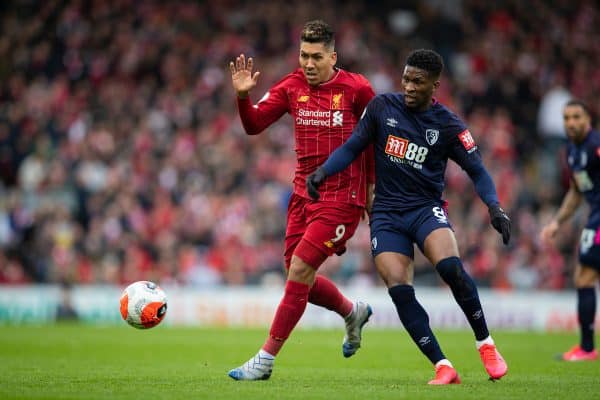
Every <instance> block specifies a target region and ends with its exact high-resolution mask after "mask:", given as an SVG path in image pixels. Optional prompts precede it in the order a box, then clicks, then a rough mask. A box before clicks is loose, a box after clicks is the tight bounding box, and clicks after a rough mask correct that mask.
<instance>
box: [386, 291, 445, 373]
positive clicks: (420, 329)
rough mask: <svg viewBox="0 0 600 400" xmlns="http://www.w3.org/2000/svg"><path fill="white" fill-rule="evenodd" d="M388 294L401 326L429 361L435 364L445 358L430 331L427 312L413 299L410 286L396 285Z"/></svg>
mask: <svg viewBox="0 0 600 400" xmlns="http://www.w3.org/2000/svg"><path fill="white" fill-rule="evenodd" d="M388 293H389V294H390V297H391V298H392V301H393V302H394V304H395V305H396V310H397V312H398V316H399V317H400V321H402V325H404V328H405V329H406V330H407V331H408V334H409V335H410V337H411V338H412V340H413V341H414V342H415V343H416V344H417V346H418V347H419V349H420V350H421V351H422V352H423V354H425V356H427V358H428V359H429V361H431V363H432V364H436V363H437V362H438V361H440V360H443V359H444V358H446V357H445V356H444V354H443V353H442V350H441V349H440V345H439V344H438V341H437V339H436V338H435V336H434V334H433V332H432V331H431V327H430V326H429V316H428V315H427V312H426V311H425V309H424V308H423V307H422V306H421V304H419V302H418V301H417V298H416V297H415V289H414V288H413V287H412V286H410V285H397V286H394V287H391V288H389V289H388Z"/></svg>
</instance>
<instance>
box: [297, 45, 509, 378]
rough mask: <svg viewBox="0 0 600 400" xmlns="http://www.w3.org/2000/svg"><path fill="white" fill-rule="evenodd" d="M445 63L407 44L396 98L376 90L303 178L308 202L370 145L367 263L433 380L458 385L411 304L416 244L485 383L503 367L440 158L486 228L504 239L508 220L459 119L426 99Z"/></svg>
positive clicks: (424, 319)
mask: <svg viewBox="0 0 600 400" xmlns="http://www.w3.org/2000/svg"><path fill="white" fill-rule="evenodd" d="M443 66H444V64H443V61H442V58H441V57H440V55H439V54H437V53H436V52H434V51H432V50H423V49H422V50H415V51H413V52H412V53H411V54H410V55H409V56H408V58H407V59H406V65H405V67H404V72H403V75H402V86H403V91H404V93H403V94H400V93H387V94H382V95H378V96H376V97H375V98H374V99H373V100H372V101H371V102H370V103H369V105H368V106H367V109H366V111H365V114H364V115H363V116H362V118H361V120H360V122H359V123H358V125H357V127H356V128H355V129H354V132H353V134H352V136H351V137H350V139H348V141H347V142H346V143H345V144H344V145H342V146H341V147H340V148H339V149H337V150H336V151H335V152H334V153H333V154H332V155H331V156H330V157H329V159H328V160H327V162H326V163H325V164H324V165H323V166H321V167H319V168H318V169H317V171H315V173H313V174H311V175H310V176H309V177H308V178H307V188H308V191H309V194H310V195H311V196H312V197H313V198H319V196H320V194H319V192H318V188H319V187H320V186H322V185H327V184H328V183H329V182H330V181H336V180H337V179H338V176H337V174H338V173H339V172H340V171H343V170H344V169H345V168H346V167H347V166H348V165H350V164H351V163H352V162H353V160H354V159H355V158H356V157H357V156H358V155H359V154H361V152H362V151H363V149H365V148H367V146H369V144H371V143H373V144H374V158H375V175H376V183H375V200H374V202H373V209H372V214H371V218H370V222H371V245H372V252H373V257H374V259H375V266H376V267H377V270H378V272H379V274H380V275H381V277H382V278H383V280H384V282H385V283H386V285H387V287H388V293H389V295H390V297H391V298H392V301H393V302H394V304H395V305H396V310H397V312H398V316H399V317H400V320H401V321H402V324H403V325H404V327H405V328H406V330H407V331H408V333H409V334H410V336H411V338H412V339H413V341H414V342H415V344H416V345H417V346H418V347H419V349H420V350H421V351H422V352H423V354H424V355H425V356H426V357H427V358H428V359H429V360H430V361H431V363H432V364H433V365H434V366H435V378H434V379H433V380H431V381H430V382H429V384H432V385H445V384H450V383H460V378H459V376H458V373H457V372H456V370H455V369H454V367H453V366H452V363H451V362H450V361H449V360H448V359H447V358H446V356H445V355H444V353H443V352H442V350H441V348H440V346H439V344H438V341H437V339H436V337H435V335H434V334H433V332H432V330H431V327H430V326H429V317H428V315H427V312H426V311H425V309H424V308H423V307H422V306H421V304H420V303H419V302H418V301H417V298H416V296H415V290H414V288H413V285H412V278H413V259H414V249H413V246H414V243H416V244H417V245H418V246H419V248H420V249H421V251H422V252H423V254H424V255H425V257H427V259H428V260H429V261H430V262H431V263H432V264H433V265H434V266H435V269H436V270H437V272H438V273H439V274H440V276H441V277H442V279H443V280H444V282H446V283H447V284H448V286H450V289H451V290H452V294H453V295H454V299H455V300H456V302H457V303H458V305H459V306H460V308H461V309H462V311H463V312H464V314H465V317H466V318H467V320H468V321H469V324H470V325H471V328H472V329H473V333H474V334H475V339H476V347H477V349H478V350H479V354H480V357H481V360H482V361H483V365H484V367H485V369H486V371H487V373H488V375H489V376H490V379H500V378H501V377H502V376H504V375H505V374H506V372H507V371H508V367H507V365H506V362H505V361H504V359H503V358H502V356H501V355H500V353H499V352H498V350H497V349H496V345H495V343H494V340H493V339H492V337H491V336H490V333H489V331H488V327H487V323H486V321H485V316H484V313H483V309H482V307H481V303H480V301H479V294H478V292H477V287H476V286H475V282H473V279H471V277H470V276H469V274H468V273H467V272H466V271H465V270H464V268H463V265H462V262H461V260H460V258H459V252H458V245H457V243H456V237H455V235H454V231H453V230H452V227H451V225H450V222H449V221H448V216H447V213H446V210H445V202H444V200H442V193H443V191H444V186H445V183H444V175H445V171H446V165H447V162H448V159H452V160H454V161H455V162H456V163H458V165H460V166H461V167H462V168H463V169H464V170H465V171H466V172H467V174H468V175H469V177H470V178H471V180H472V181H473V183H474V185H475V189H476V190H477V193H478V194H479V197H480V198H481V199H482V200H483V201H484V203H485V204H486V205H487V206H488V209H489V214H490V218H491V222H492V225H493V227H494V228H495V229H496V230H497V231H498V232H500V233H501V234H502V240H503V242H504V244H508V241H509V239H510V219H509V218H508V216H507V215H506V214H505V213H504V211H503V210H502V208H500V204H499V201H498V196H497V193H496V187H495V185H494V182H493V181H492V178H491V177H490V175H489V173H488V172H487V170H486V169H485V167H484V165H483V162H482V160H481V156H480V154H479V150H478V149H477V145H476V144H475V141H474V140H473V137H472V136H471V133H470V132H469V130H468V129H467V127H466V126H465V124H464V123H463V122H462V121H461V120H460V119H459V118H458V117H457V116H456V115H455V114H454V113H452V112H451V111H450V110H448V109H447V108H446V107H445V106H443V105H442V104H440V103H439V102H437V101H436V100H435V99H434V98H433V97H432V96H433V93H434V92H435V90H436V89H437V88H438V87H439V85H440V81H439V78H440V74H441V72H442V70H443Z"/></svg>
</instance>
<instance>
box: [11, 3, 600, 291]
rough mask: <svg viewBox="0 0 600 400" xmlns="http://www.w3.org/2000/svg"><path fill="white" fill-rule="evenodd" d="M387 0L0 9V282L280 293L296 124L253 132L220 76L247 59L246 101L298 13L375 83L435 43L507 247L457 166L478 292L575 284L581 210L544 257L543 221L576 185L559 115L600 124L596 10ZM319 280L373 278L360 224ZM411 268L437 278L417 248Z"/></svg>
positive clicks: (285, 46) (456, 213) (265, 76)
mask: <svg viewBox="0 0 600 400" xmlns="http://www.w3.org/2000/svg"><path fill="white" fill-rule="evenodd" d="M397 3H398V2H393V1H379V2H368V1H358V0H350V1H313V0H301V1H300V0H289V1H286V2H279V1H276V0H265V1H260V2H258V1H257V2H254V1H242V0H223V1H214V2H204V1H168V2H161V1H136V0H90V1H83V0H82V1H27V0H21V1H11V2H2V3H1V4H0V283H11V284H18V283H30V282H32V283H47V282H49V283H56V282H70V283H83V284H90V283H94V284H104V283H106V284H119V285H123V284H125V283H128V282H131V281H134V280H139V279H150V280H155V281H158V282H161V283H169V284H181V285H194V286H199V287H201V286H206V285H219V284H224V285H245V284H262V285H274V284H279V283H281V282H282V277H283V257H282V253H283V235H284V232H285V215H286V207H287V201H288V198H289V195H290V192H291V181H292V177H293V173H294V167H295V154H294V151H293V142H294V141H293V131H292V123H291V119H290V118H289V117H287V116H286V117H284V118H282V119H281V120H280V121H279V122H278V123H276V124H275V125H273V126H272V127H271V128H269V129H268V130H267V131H266V132H264V133H263V134H262V135H258V136H253V137H249V136H247V135H245V133H244V131H243V129H242V127H241V123H240V120H239V116H238V114H237V109H236V106H235V100H234V92H233V89H232V88H231V82H230V77H229V71H228V67H227V66H228V62H229V61H230V60H231V59H233V58H234V57H235V56H236V55H239V54H240V53H245V54H247V55H250V56H252V57H254V58H255V65H256V69H258V70H260V71H261V76H260V78H259V86H258V87H257V88H256V89H255V91H254V92H253V93H252V94H251V97H252V99H253V100H254V101H257V100H258V99H259V98H260V97H262V95H263V93H264V92H265V91H266V90H267V89H268V87H269V86H271V85H272V84H274V83H275V82H276V81H278V80H279V79H280V78H281V77H282V76H283V75H284V74H286V73H288V72H290V71H292V70H293V69H295V68H296V66H297V62H298V36H299V32H300V30H301V28H302V25H303V24H304V23H305V22H306V21H308V20H310V19H315V18H321V19H324V20H326V21H328V22H329V23H331V24H332V25H333V26H334V28H335V29H336V31H337V43H336V49H337V51H338V60H339V62H338V65H339V66H340V67H342V68H345V69H348V70H351V71H354V72H360V73H362V74H364V75H365V76H366V77H367V78H368V79H369V80H370V81H371V83H372V85H373V87H374V88H375V90H376V91H377V92H387V91H394V90H396V89H397V88H399V87H400V85H399V82H400V77H401V72H402V67H403V65H404V59H405V57H406V55H407V54H408V52H409V51H410V50H412V49H414V48H421V47H427V48H433V49H435V50H437V51H438V52H440V54H442V55H443V57H444V60H445V63H446V71H445V73H444V75H443V77H442V86H441V88H440V90H439V91H438V93H437V96H438V99H439V100H440V101H441V102H443V103H445V104H446V105H448V106H449V107H450V108H451V109H453V110H455V111H456V112H457V113H458V114H459V115H460V116H461V117H463V118H464V119H465V120H466V122H467V123H468V126H469V128H470V131H471V132H472V134H473V135H474V138H475V140H476V142H477V144H478V145H479V148H480V150H481V152H482V154H483V157H484V159H485V163H486V165H487V167H488V168H489V170H490V172H491V174H492V176H493V178H494V180H495V182H496V184H497V188H498V191H499V196H500V199H501V203H502V205H503V207H504V208H505V209H506V210H507V211H508V214H509V215H510V216H511V217H512V220H513V226H514V230H513V237H512V240H511V243H510V245H509V246H508V247H504V246H503V245H502V243H501V239H500V237H499V235H498V234H497V233H496V232H495V231H494V230H493V229H492V228H491V227H490V225H489V217H488V215H487V209H486V208H485V206H484V205H483V204H482V203H481V201H480V200H479V199H478V197H477V196H476V194H475V192H474V190H473V187H472V184H471V182H470V180H469V179H468V177H467V175H466V174H465V173H464V172H463V171H461V170H460V168H459V167H457V166H456V165H455V164H453V163H450V166H449V169H448V174H447V181H448V186H447V190H446V193H445V195H446V198H447V200H448V201H449V210H450V219H451V222H452V224H453V227H454V229H455V231H456V233H457V238H458V240H459V245H460V251H461V254H462V256H463V258H464V263H465V266H466V268H467V269H468V270H469V271H470V272H471V273H472V274H473V276H474V278H475V279H476V280H477V281H478V283H479V284H480V285H483V286H487V287H493V288H499V289H528V288H541V289H552V290H554V289H562V288H565V287H570V286H571V285H572V283H571V281H570V276H571V273H572V269H573V265H574V262H575V260H576V258H575V253H574V252H575V250H576V243H577V240H578V235H579V229H580V228H581V227H582V223H583V221H584V219H585V216H586V214H585V212H586V210H585V209H583V210H582V211H581V212H580V213H578V214H577V216H576V218H575V219H574V220H573V221H572V222H570V223H569V224H567V225H565V226H564V228H563V229H562V230H561V232H560V237H559V238H558V240H557V243H556V246H555V247H551V248H545V247H542V246H541V243H540V241H539V240H538V233H539V230H540V228H541V226H542V225H543V224H545V223H546V222H548V220H549V218H550V217H551V216H552V215H553V213H554V212H555V211H556V209H557V206H558V205H559V204H560V200H561V198H562V195H563V194H564V193H565V191H566V188H567V187H568V175H567V174H566V169H565V165H566V164H565V161H564V155H563V154H564V153H563V144H564V131H563V127H562V116H561V109H562V106H563V105H564V103H565V102H566V101H567V100H568V99H569V98H570V97H578V98H581V99H583V100H584V101H586V102H588V104H589V106H590V108H591V109H592V112H593V114H594V117H596V120H597V117H598V116H600V100H599V99H600V98H599V97H598V96H597V93H600V42H599V41H598V38H599V37H600V27H599V24H598V23H597V21H599V20H600V10H599V7H598V5H597V3H596V2H594V1H593V0H589V1H587V0H554V1H550V0H532V1H528V2H522V1H519V0H502V1H495V2H487V1H478V0H420V1H404V2H402V6H399V5H397ZM596 126H598V125H596ZM322 271H323V273H326V274H328V275H330V276H331V277H333V278H334V279H336V281H338V282H340V283H343V284H346V285H349V286H372V285H380V284H381V282H380V280H379V279H378V278H377V276H376V273H375V270H374V267H373V264H372V261H371V258H370V251H369V234H368V225H367V223H366V222H364V223H362V224H361V226H360V228H359V230H358V232H357V234H356V235H355V237H354V238H353V239H352V240H351V242H350V244H349V248H348V251H347V253H346V254H345V255H343V256H342V257H333V258H331V259H330V260H328V261H327V263H326V264H325V265H324V266H323V268H322ZM415 279H416V281H417V283H419V282H420V283H423V284H431V285H439V284H440V282H441V281H440V280H439V279H438V278H437V277H436V275H435V273H434V269H433V268H432V267H431V265H429V264H428V262H427V261H426V260H425V259H424V258H423V257H422V256H418V257H417V259H416V260H415Z"/></svg>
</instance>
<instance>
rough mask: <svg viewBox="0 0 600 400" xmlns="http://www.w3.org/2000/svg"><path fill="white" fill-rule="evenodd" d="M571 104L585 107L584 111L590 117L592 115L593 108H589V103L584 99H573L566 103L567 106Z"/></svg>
mask: <svg viewBox="0 0 600 400" xmlns="http://www.w3.org/2000/svg"><path fill="white" fill-rule="evenodd" d="M569 106H579V107H581V108H583V111H584V112H585V113H586V114H587V115H588V117H591V116H592V113H591V110H590V109H589V108H588V106H587V104H585V103H584V102H583V100H580V99H571V100H569V101H567V104H565V107H569Z"/></svg>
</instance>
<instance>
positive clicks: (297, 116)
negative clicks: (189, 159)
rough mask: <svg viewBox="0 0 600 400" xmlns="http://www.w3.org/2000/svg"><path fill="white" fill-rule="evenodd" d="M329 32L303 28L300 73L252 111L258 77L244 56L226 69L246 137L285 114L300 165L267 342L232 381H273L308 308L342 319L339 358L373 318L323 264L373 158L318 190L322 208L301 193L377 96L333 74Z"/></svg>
mask: <svg viewBox="0 0 600 400" xmlns="http://www.w3.org/2000/svg"><path fill="white" fill-rule="evenodd" d="M334 47H335V39H334V32H333V30H332V29H331V27H330V26H329V25H328V24H327V23H325V22H323V21H320V20H317V21H310V22H308V23H306V24H305V26H304V28H303V30H302V33H301V37H300V54H299V64H300V68H298V69H296V70H295V71H293V72H292V73H290V74H288V75H286V76H285V77H283V78H282V79H281V80H280V81H279V82H278V83H276V84H275V85H274V86H273V87H271V88H270V89H269V91H268V92H267V93H266V94H265V95H264V96H263V98H262V99H261V100H260V101H258V103H256V104H252V102H251V101H250V98H249V91H250V90H251V89H253V88H254V87H255V86H256V83H257V78H258V75H259V72H258V71H257V72H254V73H253V71H252V68H253V60H252V58H249V59H248V61H247V62H246V58H245V56H244V55H243V54H241V55H240V56H239V57H237V58H236V60H235V62H233V61H232V62H231V63H230V65H229V68H230V71H231V79H232V84H233V87H234V89H235V91H236V92H237V105H238V109H239V112H240V118H241V120H242V124H243V126H244V129H245V130H246V133H247V134H249V135H256V134H259V133H260V132H262V131H263V130H264V129H265V128H266V127H268V126H269V125H271V124H272V123H273V122H275V121H277V120H278V119H279V118H281V116H283V115H284V114H286V113H289V114H290V115H292V117H293V120H294V135H295V149H294V150H295V151H296V157H297V165H296V173H295V177H294V193H293V194H292V197H291V199H290V202H289V205H288V214H287V227H286V234H285V253H284V258H285V267H286V268H287V271H288V274H287V281H286V285H285V290H284V294H283V298H282V299H281V302H280V303H279V306H278V307H277V311H276V312H275V316H274V318H273V322H272V324H271V329H270V331H269V335H268V337H267V339H266V340H265V343H264V344H263V346H262V347H261V348H260V350H259V351H258V353H257V354H256V355H255V356H254V357H252V358H250V360H248V361H247V362H246V363H244V364H243V365H241V366H240V367H238V368H234V369H232V370H231V371H229V376H230V377H231V378H233V379H236V380H262V379H268V378H269V377H270V376H271V372H272V369H273V364H274V360H275V356H276V355H277V354H278V353H279V351H280V350H281V348H282V346H283V344H284V343H285V341H286V339H287V338H288V337H289V335H290V334H291V332H292V330H293V329H294V327H295V326H296V324H297V323H298V321H299V320H300V318H301V317H302V315H303V313H304V310H305V309H306V304H307V302H310V303H312V304H315V305H318V306H321V307H324V308H326V309H328V310H331V311H334V312H336V313H337V314H339V315H340V316H341V317H343V318H344V320H345V323H346V335H345V336H344V340H343V342H342V353H343V355H344V357H351V356H352V355H354V354H355V353H356V351H357V350H358V349H359V347H360V343H361V330H362V327H363V325H364V324H365V323H366V322H367V320H368V319H369V317H370V316H371V314H372V310H371V307H370V306H369V305H368V304H366V303H364V302H361V301H356V302H354V303H353V302H352V301H350V300H349V299H347V298H346V297H345V296H344V295H342V293H341V292H340V291H339V290H338V288H337V287H336V286H335V284H334V283H333V282H332V281H330V280H329V279H327V278H326V277H325V276H323V275H320V274H317V270H318V269H319V267H320V266H321V264H322V263H323V262H324V261H325V260H326V259H327V257H330V256H332V255H334V254H341V253H343V252H344V250H345V243H346V241H347V240H348V239H349V238H350V237H351V236H352V235H353V234H354V231H355V230H356V227H357V226H358V224H359V222H360V219H361V217H362V215H363V214H364V210H365V208H368V207H369V206H370V204H369V203H368V199H370V198H372V196H370V195H367V192H369V193H371V194H372V187H373V181H374V175H373V157H372V152H371V153H370V154H369V152H368V151H367V152H365V153H364V154H362V155H361V156H360V157H357V159H356V160H355V161H354V162H353V163H352V165H351V166H350V167H349V168H348V169H347V170H346V171H344V173H343V174H340V175H339V179H337V180H335V181H334V180H332V181H331V182H329V183H328V184H325V185H323V188H322V189H323V197H322V200H323V201H319V202H316V201H314V200H313V199H311V198H310V196H309V195H308V194H307V192H306V187H305V182H306V177H307V176H308V174H310V173H312V172H314V171H315V169H316V168H317V167H318V166H319V165H320V164H321V163H323V162H324V161H325V160H326V159H327V157H328V156H329V155H330V154H331V153H332V152H333V150H335V149H336V148H337V147H338V146H340V145H341V144H342V143H343V142H344V141H346V140H347V139H348V137H350V135H351V134H352V129H353V128H354V126H355V125H356V123H357V121H358V119H359V118H360V115H361V114H362V113H363V111H364V109H365V107H366V105H367V104H368V102H369V100H371V98H373V96H374V95H375V93H374V92H373V89H372V88H371V85H370V84H369V82H368V81H367V79H366V78H365V77H364V76H362V75H360V74H356V73H351V72H348V71H344V70H342V69H340V68H337V67H335V63H336V60H337V54H336V52H335V50H334Z"/></svg>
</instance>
